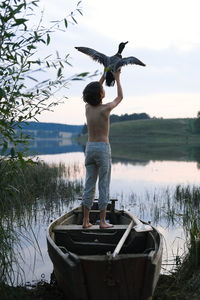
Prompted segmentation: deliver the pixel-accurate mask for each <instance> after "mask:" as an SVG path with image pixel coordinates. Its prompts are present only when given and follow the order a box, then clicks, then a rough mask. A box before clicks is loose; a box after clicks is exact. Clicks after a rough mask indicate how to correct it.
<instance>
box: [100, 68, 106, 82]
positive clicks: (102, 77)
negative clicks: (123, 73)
mask: <svg viewBox="0 0 200 300" xmlns="http://www.w3.org/2000/svg"><path fill="white" fill-rule="evenodd" d="M104 80H105V69H104V71H103V74H102V76H101V78H100V80H99V82H100V83H101V85H103V83H104Z"/></svg>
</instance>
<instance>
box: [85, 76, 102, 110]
mask: <svg viewBox="0 0 200 300" xmlns="http://www.w3.org/2000/svg"><path fill="white" fill-rule="evenodd" d="M101 92H102V85H101V83H100V82H99V81H93V82H90V83H89V84H88V85H87V86H86V87H85V88H84V90H83V101H84V102H87V103H89V104H91V105H93V106H96V105H98V104H99V103H101V100H102V99H101Z"/></svg>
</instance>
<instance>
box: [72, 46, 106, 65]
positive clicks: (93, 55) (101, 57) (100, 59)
mask: <svg viewBox="0 0 200 300" xmlns="http://www.w3.org/2000/svg"><path fill="white" fill-rule="evenodd" d="M75 48H76V49H77V50H78V51H80V52H82V53H85V54H87V55H89V56H90V57H91V58H92V59H93V60H95V61H98V62H99V63H100V64H103V65H104V66H105V67H106V66H107V57H106V55H104V54H103V53H100V52H98V51H96V50H94V49H91V48H87V47H75Z"/></svg>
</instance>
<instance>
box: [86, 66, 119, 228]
mask: <svg viewBox="0 0 200 300" xmlns="http://www.w3.org/2000/svg"><path fill="white" fill-rule="evenodd" d="M113 75H114V77H115V80H116V83H117V97H116V98H115V99H114V100H113V101H112V102H109V103H106V104H103V103H102V99H103V98H104V97H105V91H104V88H103V82H104V80H105V77H104V74H103V75H102V77H101V79H100V80H99V81H95V82H91V83H89V84H88V85H87V86H86V87H85V89H84V91H83V100H84V102H86V105H85V114H86V119H87V126H88V142H87V145H86V150H85V166H86V180H85V189H84V193H83V228H88V227H90V226H92V224H91V223H90V221H89V214H90V209H91V206H92V202H93V200H94V197H95V188H96V181H97V177H99V210H100V228H108V227H113V225H112V224H109V223H107V222H106V209H107V204H108V201H109V186H110V172H111V149H110V144H109V126H110V112H111V110H112V109H113V108H115V107H116V106H117V105H118V104H119V103H120V102H121V100H122V99H123V92H122V87H121V84H120V70H118V71H117V72H116V73H114V74H113Z"/></svg>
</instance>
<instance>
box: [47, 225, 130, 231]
mask: <svg viewBox="0 0 200 300" xmlns="http://www.w3.org/2000/svg"><path fill="white" fill-rule="evenodd" d="M127 227H128V224H125V225H122V224H120V225H114V227H110V228H99V225H93V226H91V227H89V228H83V227H82V225H76V224H69V225H56V226H55V227H54V228H53V231H54V232H60V231H69V230H70V231H77V230H78V231H80V230H81V231H91V230H92V231H93V230H98V231H100V232H103V231H104V232H105V231H111V230H120V231H121V230H122V231H124V230H126V229H127ZM133 229H134V228H133Z"/></svg>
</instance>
